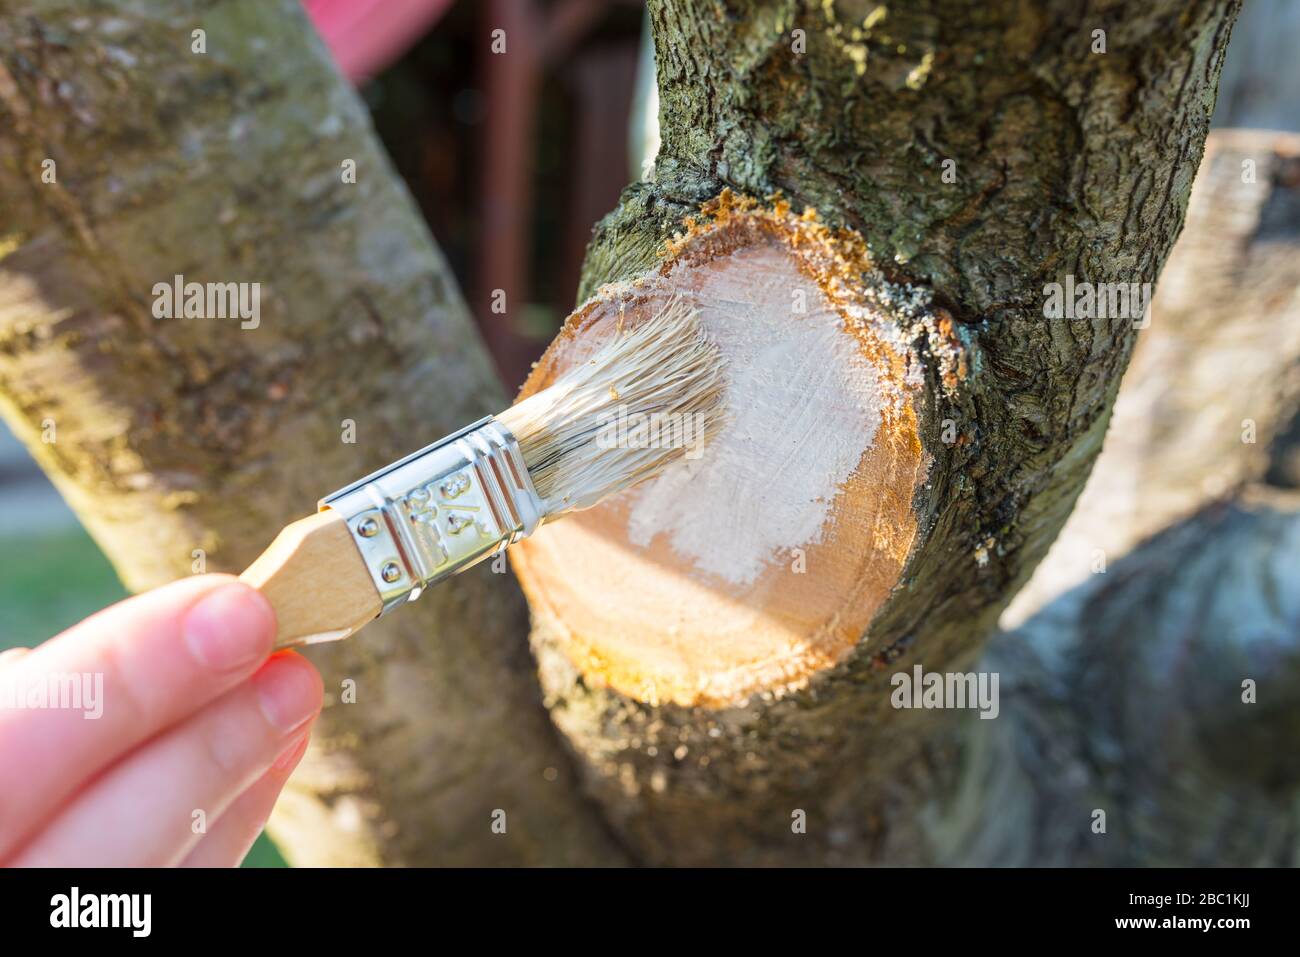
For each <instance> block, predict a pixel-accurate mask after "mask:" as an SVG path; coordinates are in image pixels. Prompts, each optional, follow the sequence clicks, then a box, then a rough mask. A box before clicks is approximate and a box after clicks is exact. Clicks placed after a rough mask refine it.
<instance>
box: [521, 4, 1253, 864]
mask: <svg viewBox="0 0 1300 957" xmlns="http://www.w3.org/2000/svg"><path fill="white" fill-rule="evenodd" d="M1237 9H1238V4H1236V3H1234V2H1231V0H1205V2H1198V3H1190V4H1188V3H1184V2H1172V0H1171V2H1141V3H1139V2H1110V3H1105V4H1098V5H1095V9H1081V8H1080V7H1079V5H1077V4H1074V3H1067V2H1032V3H1027V2H999V3H986V4H979V5H971V4H967V3H964V2H949V0H925V2H919V3H914V4H910V5H907V6H906V7H901V8H900V7H896V6H890V7H888V9H887V11H886V10H885V8H884V7H878V5H875V4H866V5H854V4H835V5H818V4H807V5H805V4H791V3H771V2H734V3H725V4H724V3H716V2H708V0H663V2H659V3H656V4H653V5H652V7H651V17H652V23H653V27H654V31H655V47H656V54H657V60H658V65H659V92H660V127H661V135H662V146H661V149H660V153H659V156H658V160H657V163H656V172H655V178H654V180H653V181H650V182H645V183H639V184H635V185H633V186H631V187H629V188H628V190H626V191H625V193H624V196H623V199H622V201H621V203H620V206H619V207H618V209H616V210H615V211H614V212H612V213H611V214H610V215H609V216H608V217H606V219H605V220H604V221H603V222H602V223H601V224H600V225H599V227H598V229H597V231H596V235H595V238H594V240H593V242H592V245H591V247H590V249H589V253H588V259H587V266H586V270H585V274H584V282H583V286H582V295H584V296H586V295H589V294H591V293H593V292H594V291H595V290H596V288H597V287H598V286H599V285H600V284H601V283H606V282H610V281H613V280H625V279H629V278H632V277H636V276H639V275H643V274H645V273H646V272H647V271H648V270H650V269H651V267H652V266H653V265H654V264H655V262H656V256H657V254H658V253H659V251H660V249H661V247H662V246H663V244H664V243H665V240H667V239H668V238H669V237H670V236H672V234H673V233H674V232H676V231H678V230H679V229H680V228H681V227H682V224H683V221H684V220H685V219H686V217H688V216H690V215H692V214H693V213H695V212H696V210H697V208H698V206H699V204H701V203H703V202H704V201H706V200H710V199H713V198H714V197H716V196H717V195H718V194H719V193H720V192H721V191H722V190H723V189H724V188H726V187H730V188H731V189H733V190H736V191H737V192H740V193H744V194H748V195H751V196H755V197H764V196H767V195H769V194H772V193H774V192H777V191H779V192H781V193H782V194H783V196H784V197H785V198H786V199H787V200H789V201H790V202H791V203H792V204H793V206H794V207H795V208H796V209H799V208H801V207H803V206H804V205H807V206H810V207H812V208H814V209H815V210H816V211H817V213H818V214H819V215H820V217H821V218H822V219H824V220H827V221H829V222H830V223H832V224H836V225H841V224H842V225H845V226H848V227H851V228H852V229H854V230H856V231H857V232H858V233H860V234H861V236H862V237H864V239H865V241H866V244H867V245H868V246H869V248H870V250H871V253H872V255H873V257H874V259H875V262H876V263H877V264H878V265H879V266H880V268H881V269H883V270H884V271H885V272H886V273H887V275H888V277H889V278H890V279H892V280H894V281H895V282H899V283H910V284H914V285H915V286H918V287H920V288H923V289H925V290H928V291H929V292H930V293H931V296H932V303H933V305H934V306H935V309H936V315H937V316H938V317H939V319H940V324H941V325H943V322H942V320H943V319H944V318H947V319H948V320H949V322H948V323H947V324H946V328H947V329H948V330H949V332H950V334H949V335H947V336H935V335H934V334H933V331H932V330H929V331H923V332H922V333H920V334H919V335H916V336H915V337H914V338H913V339H912V343H911V345H912V348H913V349H914V350H915V352H916V354H917V355H919V356H920V358H921V360H922V362H923V363H924V367H925V377H926V390H925V392H926V395H925V400H924V402H923V406H924V407H923V409H922V410H921V412H920V413H919V414H920V417H921V423H920V430H921V431H920V435H921V440H922V442H923V444H924V447H925V450H926V452H927V453H929V455H930V456H932V458H933V462H932V464H931V466H930V471H929V478H928V481H927V483H926V484H925V486H924V487H923V488H921V489H919V490H918V492H917V493H916V495H915V497H914V499H913V503H912V507H913V510H914V512H915V513H916V515H917V516H918V520H919V524H920V532H919V534H918V536H917V539H916V542H915V544H914V546H913V548H912V551H911V554H910V557H909V560H908V563H907V566H906V568H905V569H904V571H903V574H902V576H901V579H900V581H899V584H898V586H897V587H896V588H895V590H894V591H893V593H892V594H891V596H890V597H889V600H888V601H887V602H886V603H885V605H884V606H883V608H881V609H880V610H879V611H878V613H877V614H876V616H875V619H874V621H873V623H872V624H871V627H870V628H869V629H868V630H867V632H866V633H865V634H864V635H863V637H862V640H861V641H860V642H859V643H858V646H857V648H856V649H855V650H854V652H853V653H852V654H851V655H850V656H849V657H848V658H847V659H846V660H845V661H843V662H842V663H841V664H839V665H838V666H836V667H834V668H832V669H828V670H826V671H825V672H823V673H821V674H819V675H818V676H817V677H816V678H814V680H813V681H812V683H811V684H810V685H808V686H807V687H804V688H802V689H800V690H798V691H796V692H794V693H790V694H779V695H778V694H770V695H769V694H759V695H754V696H751V697H748V698H746V699H744V700H737V701H734V702H732V703H731V704H730V706H727V707H684V706H678V705H661V706H654V705H652V704H650V703H648V702H646V701H643V700H638V699H637V698H636V697H634V696H629V695H625V694H621V693H618V692H616V691H613V690H611V689H610V688H608V687H605V686H604V685H603V683H602V682H601V681H600V680H599V676H598V675H592V674H590V673H589V672H587V671H584V670H582V669H581V668H580V667H575V665H574V664H573V662H572V661H571V660H570V659H569V658H567V657H566V655H565V654H564V652H563V650H562V648H563V645H564V640H563V638H562V637H561V636H560V634H559V630H560V629H557V627H556V623H555V622H554V621H550V620H548V616H547V615H543V614H536V615H535V623H534V634H533V643H534V649H535V651H536V653H537V655H538V657H539V660H540V663H541V670H542V677H543V684H544V687H545V689H546V693H547V700H548V703H549V704H550V706H551V713H552V716H553V717H554V718H555V720H556V722H557V724H558V725H559V726H560V727H561V729H562V730H563V731H564V732H565V734H566V735H567V736H568V738H569V741H570V742H571V743H572V745H573V747H574V748H575V750H576V751H577V752H578V753H579V754H580V755H581V756H582V758H583V760H584V762H585V766H586V769H587V774H588V778H589V780H590V781H591V783H592V786H593V788H594V789H595V790H596V791H597V793H598V795H599V796H600V799H601V801H602V803H603V804H604V806H605V807H606V809H607V810H608V812H609V815H610V818H611V820H612V821H613V822H614V824H615V826H616V827H617V828H618V830H619V833H620V834H621V835H622V836H623V838H624V839H625V841H626V842H627V843H628V844H629V845H631V846H632V847H633V848H634V849H635V851H636V852H637V853H638V855H639V856H641V857H642V858H643V859H646V860H650V861H653V862H656V863H705V862H708V863H719V862H727V863H774V862H783V863H790V862H809V863H811V862H820V863H859V862H871V861H882V860H884V861H917V860H926V859H933V857H929V858H927V854H928V851H927V850H926V848H927V846H928V845H927V843H926V841H925V840H924V839H923V832H924V830H925V828H926V827H927V822H926V821H925V820H924V818H923V816H922V815H921V814H920V813H919V807H918V804H917V802H916V801H915V800H913V799H912V797H911V796H912V795H915V794H916V793H918V792H924V791H926V790H927V789H928V788H930V787H932V786H935V787H937V786H938V783H939V781H940V780H941V779H943V778H945V777H949V776H950V775H951V771H950V769H949V768H947V767H946V766H945V765H944V763H943V757H944V755H943V753H942V752H935V751H934V750H932V749H927V748H925V747H924V742H925V741H926V739H927V737H928V736H929V735H930V733H931V731H932V730H933V726H934V722H931V721H929V720H927V718H926V717H925V714H924V712H914V711H904V710H895V709H892V708H891V707H890V705H889V699H890V685H889V678H890V675H891V674H892V673H894V672H897V671H904V670H909V669H911V668H912V666H913V665H914V664H918V663H920V664H923V666H924V668H925V669H926V670H928V671H944V670H949V669H954V668H960V667H963V666H965V665H967V664H969V663H971V662H972V661H973V659H974V658H975V656H976V654H977V653H978V651H979V649H980V647H981V645H982V644H983V641H984V639H985V638H986V637H987V635H988V634H989V633H990V631H991V630H992V628H993V626H994V623H995V621H996V618H997V616H998V613H999V612H1000V611H1001V609H1002V608H1003V607H1004V606H1005V604H1006V602H1007V601H1008V600H1009V599H1010V597H1011V596H1012V595H1013V594H1014V593H1015V591H1016V590H1017V588H1018V587H1019V586H1020V585H1021V584H1022V583H1023V582H1024V581H1025V579H1026V578H1027V577H1028V576H1029V574H1030V572H1031V571H1032V570H1033V568H1034V566H1035V565H1036V564H1037V563H1038V561H1039V560H1040V559H1041V558H1042V557H1043V555H1044V553H1045V552H1046V550H1047V548H1048V546H1049V544H1050V543H1051V541H1052V539H1053V537H1054V536H1055V535H1056V533H1057V532H1058V531H1059V529H1060V527H1061V524H1062V523H1063V521H1064V520H1065V517H1066V516H1067V515H1068V513H1069V511H1070V508H1071V506H1072V505H1073V503H1074V501H1075V499H1076V497H1077V496H1078V494H1079V491H1080V489H1081V487H1082V485H1083V482H1084V480H1085V478H1086V477H1087V474H1088V471H1089V468H1090V467H1091V464H1092V461H1093V459H1094V458H1095V457H1096V455H1097V452H1098V450H1099V448H1100V445H1101V439H1102V436H1103V434H1104V432H1105V428H1106V424H1107V421H1108V413H1109V409H1110V405H1111V403H1112V402H1113V400H1114V397H1115V391H1116V389H1117V387H1118V384H1119V378H1120V376H1121V374H1122V373H1123V370H1124V367H1125V365H1126V363H1127V361H1128V358H1129V355H1130V352H1131V350H1132V346H1133V342H1134V338H1135V331H1134V325H1135V323H1134V322H1132V321H1114V320H1091V321H1088V320H1083V321H1080V320H1073V321H1071V320H1049V319H1046V318H1044V294H1045V286H1046V284H1048V283H1051V282H1059V281H1062V280H1063V278H1064V277H1065V276H1066V275H1067V274H1070V275H1073V276H1074V277H1075V278H1076V279H1077V280H1078V281H1085V280H1086V281H1090V282H1093V283H1101V282H1116V283H1147V282H1149V283H1154V281H1155V279H1156V276H1157V275H1158V273H1159V271H1160V268H1161V265H1162V264H1163V262H1164V259H1165V257H1166V256H1167V255H1168V253H1169V250H1170V248H1171V247H1172V245H1173V242H1174V239H1175V237H1176V236H1177V235H1178V231H1179V229H1180V228H1181V225H1182V221H1183V214H1184V209H1185V204H1186V201H1187V196H1188V192H1189V190H1190V186H1191V181H1192V178H1193V176H1194V174H1195V172H1196V168H1197V164H1198V162H1199V159H1200V156H1201V151H1202V145H1203V142H1204V137H1205V134H1206V130H1207V127H1208V121H1209V116H1210V113H1211V112H1212V109H1213V103H1214V90H1215V82H1216V79H1217V76H1218V72H1219V69H1220V67H1221V64H1222V59H1223V52H1224V48H1225V46H1226V43H1227V39H1228V35H1229V31H1230V27H1231V24H1232V21H1233V18H1234V17H1235V15H1236V13H1237ZM864 18H865V19H864ZM1098 29H1100V30H1104V31H1105V52H1104V53H1101V52H1093V44H1094V43H1095V42H1096V36H1095V34H1094V31H1095V30H1098ZM800 43H802V44H806V46H805V47H803V50H802V52H799V50H800V47H799V46H798V44H800ZM947 161H952V162H951V163H949V162H947ZM945 171H949V172H950V173H951V172H955V174H956V175H955V181H951V182H949V181H948V180H947V179H945V177H944V175H943V174H944V173H945ZM949 178H951V177H949ZM954 352H955V353H957V357H956V360H957V361H956V362H955V364H956V365H957V366H959V367H960V366H964V368H965V370H966V372H965V373H964V374H963V375H961V376H959V377H957V380H956V381H951V378H952V377H951V376H950V375H949V374H948V373H949V372H950V371H951V367H952V365H953V364H954V362H953V358H954V357H953V353H954ZM945 420H948V421H949V422H951V423H953V424H954V425H955V426H956V430H957V432H958V437H957V439H956V440H954V441H952V442H950V443H945V441H944V440H943V438H942V436H943V432H944V425H945ZM627 587H628V588H634V587H636V586H635V583H631V582H630V583H629V584H628V586H627ZM616 599H617V596H613V598H612V599H611V600H616ZM534 610H535V612H537V611H538V609H536V608H535V609H534ZM561 624H562V623H561ZM801 811H802V812H803V814H804V815H806V820H807V832H806V833H798V829H797V828H792V826H791V822H792V817H793V818H796V819H797V817H798V812H801Z"/></svg>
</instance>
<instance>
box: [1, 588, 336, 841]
mask: <svg viewBox="0 0 1300 957" xmlns="http://www.w3.org/2000/svg"><path fill="white" fill-rule="evenodd" d="M274 636H275V615H274V612H273V611H272V610H271V607H270V605H269V604H268V603H267V602H266V600H265V599H264V598H263V597H262V596H261V595H259V594H258V593H257V592H256V591H254V590H253V589H252V588H249V587H248V586H247V585H244V584H242V583H240V582H239V581H238V580H237V579H235V578H233V577H231V576H228V575H202V576H196V577H193V578H188V579H185V580H183V581H179V582H175V583H173V584H171V585H167V586H165V587H162V588H158V589H155V590H154V591H151V592H146V593H144V594H141V595H138V596H136V597H134V598H131V599H128V600H127V601H123V602H120V603H118V604H116V605H113V606H111V607H110V608H107V609H105V610H104V611H101V612H99V613H98V614H95V615H92V616H91V617H90V618H87V619H86V620H85V621H83V622H80V623H79V624H77V625H74V626H73V627H72V628H69V629H68V630H67V631H65V632H63V633H62V634H61V635H59V636H57V637H56V638H53V639H51V640H50V641H48V642H46V643H45V644H43V645H41V646H40V647H38V648H36V649H35V650H30V651H29V650H27V649H13V650H11V651H8V652H5V653H4V654H3V655H0V781H3V782H4V785H3V787H0V863H4V864H7V865H12V866H92V867H94V866H113V867H121V866H165V865H177V864H183V865H187V866H200V867H213V866H230V865H234V864H238V863H239V862H240V861H241V860H243V858H244V855H245V854H247V853H248V849H249V847H250V846H251V845H252V843H253V841H254V840H255V839H256V837H257V835H258V833H259V832H260V831H261V828H262V825H263V824H264V823H265V821H266V818H267V816H268V815H269V814H270V812H271V808H272V806H273V805H274V804H275V801H276V799H277V798H278V797H279V794H280V789H281V787H282V786H283V785H284V782H285V780H286V779H287V778H288V776H289V774H290V773H291V772H292V771H293V769H294V767H295V766H296V765H297V763H298V761H299V759H300V758H301V757H302V755H303V752H304V751H305V750H306V748H307V739H308V737H309V735H310V733H311V727H312V724H313V723H314V721H315V719H316V716H317V715H318V714H319V713H320V708H321V700H322V685H321V679H320V675H319V674H318V673H317V672H316V669H315V668H314V667H313V666H312V665H311V663H310V662H308V661H307V660H306V659H305V658H303V657H301V656H299V655H296V654H293V653H292V652H286V653H280V654H276V655H275V656H273V657H271V658H270V660H267V656H268V655H270V654H271V647H272V642H273V641H274ZM43 695H44V696H46V697H47V698H48V700H46V701H44V702H43V703H42V696H43ZM71 702H75V705H70V703H71ZM56 705H57V706H56ZM200 821H201V822H202V823H203V825H204V826H203V827H200V826H199V822H200ZM205 831H206V833H204V832H205Z"/></svg>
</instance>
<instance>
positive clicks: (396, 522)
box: [320, 416, 544, 615]
mask: <svg viewBox="0 0 1300 957" xmlns="http://www.w3.org/2000/svg"><path fill="white" fill-rule="evenodd" d="M320 508H321V510H322V511H323V510H324V509H327V508H332V509H334V510H335V511H337V512H339V513H341V514H342V515H343V517H344V518H345V519H347V523H348V530H349V531H350V532H351V533H352V539H353V541H355V542H356V544H357V548H358V550H359V551H360V552H361V555H362V557H363V558H364V559H365V561H366V566H367V567H368V568H369V569H370V575H371V578H372V579H373V580H374V583H375V588H376V589H377V590H378V591H379V595H380V597H381V598H382V599H383V603H384V609H383V611H382V612H380V614H381V615H383V614H387V613H388V612H390V611H391V610H392V609H394V608H396V607H397V606H398V605H401V604H404V603H405V602H408V601H414V600H415V599H416V598H418V597H420V593H421V592H423V591H424V589H425V588H428V587H429V586H430V585H432V584H434V583H435V582H438V581H441V580H442V579H444V578H446V577H448V576H449V575H454V574H456V573H457V572H459V571H463V570H464V569H466V568H469V567H470V566H471V565H474V564H477V563H478V562H480V561H482V560H483V559H485V558H487V557H489V556H490V555H494V554H496V553H497V552H499V551H502V550H503V549H504V548H505V547H506V546H507V545H510V544H513V543H514V542H517V541H519V539H521V538H524V537H525V536H527V535H531V534H532V533H533V530H534V529H535V528H537V526H538V525H539V524H540V523H541V521H542V518H543V514H544V513H543V511H542V500H541V499H540V498H539V497H538V495H537V490H536V489H534V488H533V482H532V479H530V478H529V477H528V468H527V466H526V465H525V464H524V457H523V454H522V453H521V452H520V451H519V443H518V442H517V441H515V437H514V436H513V435H511V434H510V430H509V429H507V428H506V427H505V426H503V425H502V424H501V423H500V422H497V421H496V420H495V419H493V418H492V417H491V416H489V417H488V418H486V419H483V420H481V421H479V422H475V423H474V424H473V425H471V426H469V427H467V428H464V429H461V430H460V431H459V432H456V433H455V434H453V435H449V436H447V437H446V438H445V439H441V440H440V441H437V442H434V443H433V444H432V445H430V446H427V447H426V448H423V449H421V450H420V451H418V452H415V453H413V454H411V455H408V456H407V457H406V458H404V459H402V460H401V461H398V462H394V463H393V464H392V465H389V466H387V467H386V468H382V469H380V470H379V471H378V472H375V473H374V474H373V475H367V476H366V477H365V478H363V479H361V480H360V481H357V482H353V483H352V484H351V485H349V486H347V487H346V488H342V489H339V490H338V491H337V492H335V493H334V494H333V495H329V496H326V497H325V498H323V499H321V500H320Z"/></svg>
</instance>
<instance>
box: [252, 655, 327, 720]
mask: <svg viewBox="0 0 1300 957" xmlns="http://www.w3.org/2000/svg"><path fill="white" fill-rule="evenodd" d="M253 686H254V687H255V688H256V689H257V699H258V703H259V704H260V705H261V707H262V714H264V715H266V720H267V721H269V722H270V723H271V725H272V726H273V727H276V728H279V729H280V731H282V732H284V733H285V734H288V733H289V732H290V731H293V730H295V729H296V728H298V727H300V726H301V725H302V723H303V722H304V721H307V720H308V719H310V718H311V717H312V716H313V715H314V714H316V711H317V710H318V709H319V708H320V703H321V687H320V679H319V678H318V677H317V676H316V672H315V671H314V670H313V669H312V667H311V665H309V664H308V663H307V662H306V661H305V660H304V659H302V658H300V657H298V656H297V655H292V654H291V655H284V656H282V657H281V656H277V657H276V658H273V659H272V660H271V661H270V662H269V663H268V664H267V665H266V667H265V668H263V669H262V670H261V671H259V672H258V673H257V674H255V675H254V676H253Z"/></svg>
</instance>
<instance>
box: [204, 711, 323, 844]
mask: <svg viewBox="0 0 1300 957" xmlns="http://www.w3.org/2000/svg"><path fill="white" fill-rule="evenodd" d="M310 737H311V735H310V732H308V733H307V734H304V735H303V736H302V737H301V738H300V739H299V740H298V741H297V742H296V743H295V744H291V745H289V747H288V749H286V750H285V752H284V753H283V754H281V755H280V757H278V758H277V759H276V761H275V764H273V765H271V770H269V771H267V772H266V773H265V774H263V775H262V776H261V777H260V778H258V779H257V781H256V782H255V783H254V784H253V786H252V787H251V788H249V789H248V790H247V791H245V792H244V793H243V794H241V795H240V796H239V797H238V798H236V799H235V803H234V804H232V805H230V807H229V809H227V811H226V812H225V813H224V814H222V815H221V817H219V818H218V819H217V823H216V825H215V826H213V827H212V828H210V829H209V830H208V833H207V834H205V835H203V837H202V838H201V839H200V840H199V844H198V846H197V847H196V848H194V850H192V851H190V853H189V855H188V856H187V857H186V858H185V860H183V861H182V862H181V866H182V867H238V866H239V865H240V864H241V863H242V862H243V860H244V858H245V857H247V856H248V851H249V849H250V848H251V847H252V846H253V842H254V841H256V840H257V836H258V835H259V834H261V833H262V829H263V828H264V827H265V826H266V820H267V818H269V817H270V816H271V809H272V808H273V807H275V802H276V801H277V800H278V799H279V797H280V791H281V790H282V789H283V788H284V782H285V781H287V780H289V775H290V774H292V773H293V769H294V768H296V767H297V766H298V762H299V761H301V760H302V756H303V755H304V754H305V753H306V752H307V742H308V741H309V740H310Z"/></svg>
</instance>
